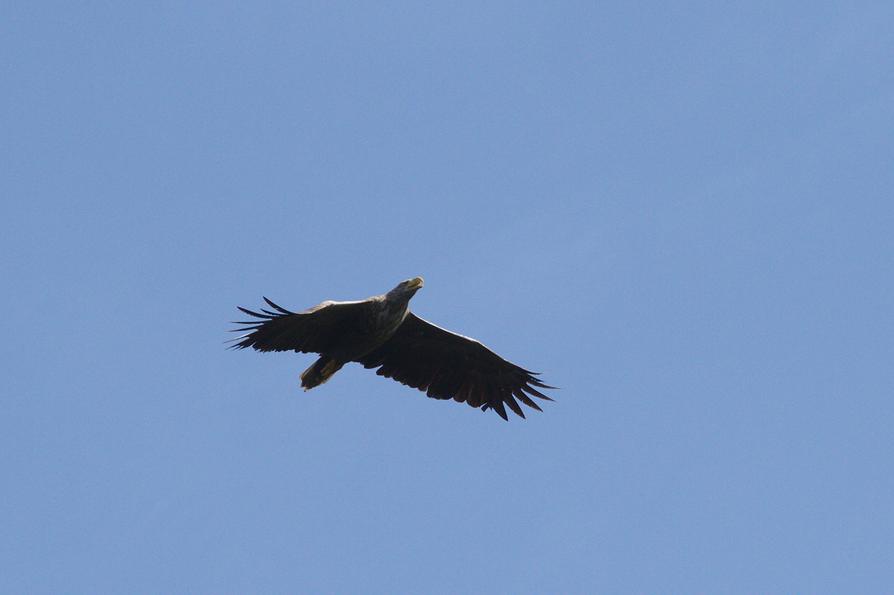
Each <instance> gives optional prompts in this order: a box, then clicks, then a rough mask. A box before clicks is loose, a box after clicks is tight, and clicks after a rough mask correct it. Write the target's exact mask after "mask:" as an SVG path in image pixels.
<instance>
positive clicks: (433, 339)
mask: <svg viewBox="0 0 894 595" xmlns="http://www.w3.org/2000/svg"><path fill="white" fill-rule="evenodd" d="M422 285H423V280H422V277H414V278H413V279H408V280H406V281H403V282H401V283H399V284H398V285H397V287H395V288H394V289H392V290H391V291H389V292H388V293H385V294H382V295H376V296H373V297H371V298H368V299H365V300H360V301H352V302H335V301H331V300H327V301H325V302H322V303H321V304H318V305H316V306H314V307H312V308H309V309H307V310H304V311H302V312H291V311H289V310H286V309H285V308H283V307H281V306H278V305H276V304H274V303H273V302H272V301H270V300H269V299H267V298H266V297H265V298H264V301H265V302H267V305H268V306H269V307H270V308H272V309H271V310H267V309H263V308H262V309H261V311H260V312H255V311H253V310H249V309H247V308H243V307H241V306H237V307H238V308H239V310H241V311H242V312H244V313H245V314H247V315H249V316H251V317H253V318H254V320H249V321H240V322H236V323H235V324H241V325H245V326H243V327H240V328H237V329H234V331H235V332H243V333H245V334H243V335H242V336H239V337H237V338H236V339H233V341H234V344H233V345H231V347H232V348H234V349H245V348H247V347H251V348H253V349H255V350H257V351H295V352H301V353H318V354H320V358H319V359H318V360H317V361H316V362H314V364H313V365H312V366H311V367H309V368H308V369H307V370H305V371H304V373H303V374H301V386H302V387H303V388H304V390H310V389H312V388H314V387H316V386H319V385H321V384H323V383H324V382H326V381H327V380H329V379H330V378H331V377H332V375H333V374H335V373H336V372H338V371H339V370H340V369H341V368H342V366H344V365H345V364H347V363H348V362H358V363H360V364H362V365H363V367H365V368H368V369H370V368H378V369H377V370H376V374H378V375H379V376H385V377H386V378H392V379H394V380H396V381H398V382H400V383H401V384H405V385H407V386H410V387H412V388H416V389H419V390H421V391H423V392H425V394H426V395H428V396H429V397H431V398H433V399H445V400H446V399H453V400H454V401H457V402H459V403H468V404H469V405H470V406H472V407H476V408H480V409H481V410H482V411H487V410H488V409H493V410H494V411H496V412H497V414H499V416H500V417H502V418H503V419H505V420H508V419H509V418H508V416H507V415H506V407H507V406H508V407H509V409H511V410H512V411H514V412H515V413H516V414H517V415H519V416H520V417H525V414H524V411H522V408H521V406H520V405H519V403H518V401H521V402H522V403H524V404H525V405H527V406H528V407H531V408H533V409H536V410H537V411H542V409H540V406H539V405H537V403H536V402H535V401H534V399H532V398H531V397H536V398H538V399H545V400H547V401H552V399H551V398H550V397H548V396H546V395H545V394H543V393H542V392H540V391H539V390H538V389H551V388H555V387H552V386H549V385H547V384H544V383H543V382H541V381H540V380H539V379H538V378H537V375H538V373H537V372H530V371H528V370H526V369H524V368H522V367H520V366H517V365H515V364H513V363H511V362H508V361H506V360H505V359H503V358H502V357H500V356H499V355H497V354H496V353H494V352H493V351H491V350H490V349H488V348H487V347H485V346H484V345H482V344H481V343H479V342H478V341H476V340H475V339H471V338H469V337H464V336H463V335H459V334H456V333H452V332H450V331H448V330H445V329H442V328H441V327H439V326H436V325H434V324H432V323H430V322H428V321H426V320H423V319H422V318H419V317H418V316H416V315H415V314H413V313H412V312H410V309H409V304H410V299H411V298H412V297H413V296H414V295H415V294H416V292H417V291H419V289H420V288H421V287H422Z"/></svg>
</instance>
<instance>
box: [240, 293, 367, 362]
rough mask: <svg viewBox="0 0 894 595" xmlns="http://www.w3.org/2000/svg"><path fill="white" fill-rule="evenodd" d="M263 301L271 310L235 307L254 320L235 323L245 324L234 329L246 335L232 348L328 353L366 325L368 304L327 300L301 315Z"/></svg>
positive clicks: (360, 332)
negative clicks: (257, 310) (258, 310)
mask: <svg viewBox="0 0 894 595" xmlns="http://www.w3.org/2000/svg"><path fill="white" fill-rule="evenodd" d="M264 301H265V302H267V304H268V305H269V306H270V307H271V308H273V310H265V309H261V311H260V312H254V311H252V310H249V309H247V308H242V307H238V306H237V307H238V308H239V309H240V310H241V311H242V312H244V313H245V314H248V315H249V316H253V317H254V318H255V319H256V320H249V321H245V322H237V323H236V324H243V325H246V326H245V327H243V328H238V329H234V332H242V333H245V334H243V335H242V336H239V337H236V338H235V339H233V341H235V343H234V344H233V345H232V347H233V348H234V349H245V348H246V347H253V348H254V349H256V350H257V351H301V352H304V353H328V352H331V351H333V350H334V349H337V348H338V346H339V345H343V344H344V343H345V341H350V340H351V338H352V337H356V336H362V335H363V334H364V333H365V332H366V331H367V329H366V326H368V324H369V303H368V301H366V300H364V301H356V302H333V301H326V302H323V303H321V304H318V305H316V306H314V307H313V308H308V309H307V310H304V311H303V312H290V311H289V310H286V309H285V308H283V307H281V306H277V305H276V304H274V303H273V302H271V301H270V300H268V299H267V298H264Z"/></svg>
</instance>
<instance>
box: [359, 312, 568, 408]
mask: <svg viewBox="0 0 894 595" xmlns="http://www.w3.org/2000/svg"><path fill="white" fill-rule="evenodd" d="M357 361H359V362H360V363H361V364H363V366H364V367H366V368H378V370H377V371H376V373H377V374H379V375H380V376H385V377H387V378H393V379H394V380H397V381H398V382H400V383H402V384H405V385H407V386H411V387H413V388H416V389H419V390H421V391H424V392H425V393H426V394H427V395H428V396H429V397H432V398H434V399H453V400H455V401H458V402H460V403H468V404H469V405H470V406H472V407H479V408H481V409H482V410H485V411H486V410H487V409H489V408H490V409H493V410H494V411H496V412H497V414H499V415H500V417H502V418H503V419H508V416H507V415H506V407H509V408H510V409H511V410H512V411H513V412H515V413H516V414H517V415H519V416H520V417H525V414H524V411H523V410H522V408H521V406H520V405H519V401H520V402H521V403H523V404H524V405H527V406H528V407H531V408H533V409H536V410H538V411H541V409H540V406H539V405H537V403H536V402H535V401H534V399H532V397H536V398H538V399H545V400H548V401H551V400H552V399H551V398H550V397H548V396H546V395H545V394H543V393H542V392H540V391H539V390H538V388H546V389H549V388H553V387H551V386H549V385H546V384H544V383H543V382H541V381H540V380H539V379H538V378H537V374H536V373H535V372H530V371H528V370H525V369H524V368H521V367H519V366H517V365H515V364H513V363H511V362H508V361H506V360H504V359H503V358H501V357H500V356H499V355H497V354H496V353H494V352H493V351H491V350H490V349H488V348H487V347H485V346H484V345H482V344H481V343H479V342H478V341H476V340H475V339H471V338H469V337H464V336H463V335H458V334H456V333H452V332H450V331H448V330H445V329H442V328H441V327H439V326H437V325H434V324H432V323H430V322H428V321H426V320H423V319H422V318H419V317H418V316H416V315H415V314H413V313H412V312H411V313H409V314H408V315H407V318H406V319H405V320H404V322H403V324H401V326H400V327H399V328H398V330H397V332H396V333H395V334H394V335H393V336H392V337H391V338H390V339H389V340H388V341H386V342H385V343H384V344H382V345H381V346H380V347H378V348H376V349H375V350H373V351H372V352H370V353H368V354H367V355H365V356H363V357H362V358H360V359H358V360H357Z"/></svg>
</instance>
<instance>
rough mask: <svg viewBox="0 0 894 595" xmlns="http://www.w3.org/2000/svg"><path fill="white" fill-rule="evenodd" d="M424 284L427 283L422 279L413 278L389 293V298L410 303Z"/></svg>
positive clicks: (402, 282)
mask: <svg viewBox="0 0 894 595" xmlns="http://www.w3.org/2000/svg"><path fill="white" fill-rule="evenodd" d="M424 284H425V281H423V280H422V277H413V278H412V279H407V280H406V281H401V282H400V283H398V284H397V287H395V288H394V289H392V290H391V291H389V292H388V298H389V299H400V300H406V301H409V300H410V298H411V297H413V296H414V295H415V294H416V292H417V291H419V290H420V289H421V288H422V286H423V285H424Z"/></svg>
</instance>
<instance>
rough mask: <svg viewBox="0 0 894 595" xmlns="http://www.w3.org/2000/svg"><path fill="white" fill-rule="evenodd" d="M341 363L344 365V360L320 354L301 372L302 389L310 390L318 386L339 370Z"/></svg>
mask: <svg viewBox="0 0 894 595" xmlns="http://www.w3.org/2000/svg"><path fill="white" fill-rule="evenodd" d="M343 365H345V364H344V362H340V361H338V360H336V359H333V358H331V357H329V356H328V355H324V356H321V357H320V359H318V360H317V361H315V362H314V364H313V365H312V366H311V367H309V368H308V369H306V370H305V371H304V372H303V373H302V374H301V387H302V388H304V390H310V389H312V388H314V387H315V386H320V385H321V384H323V383H324V382H326V381H327V380H329V379H330V378H332V375H333V374H335V373H336V372H338V371H339V370H341V367H342V366H343Z"/></svg>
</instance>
